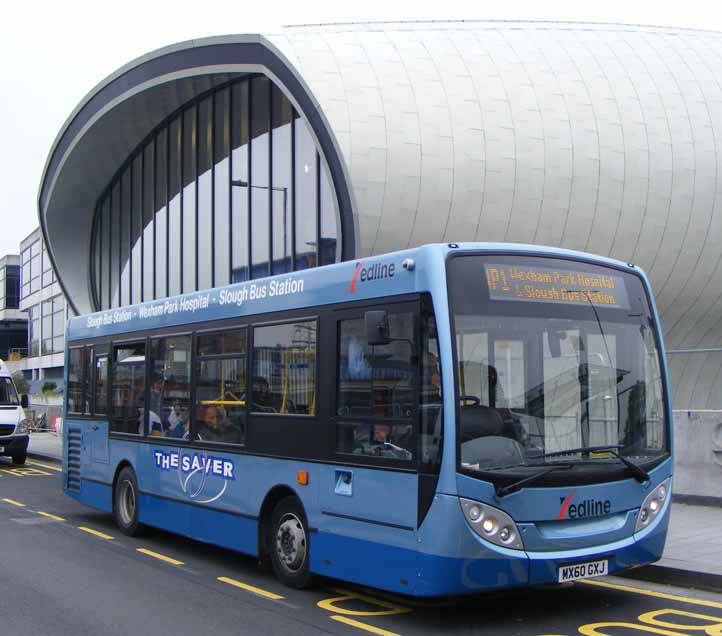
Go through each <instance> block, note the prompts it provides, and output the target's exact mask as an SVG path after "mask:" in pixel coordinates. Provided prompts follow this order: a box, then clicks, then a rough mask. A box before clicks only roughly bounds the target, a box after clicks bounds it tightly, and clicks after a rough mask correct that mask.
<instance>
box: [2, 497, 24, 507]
mask: <svg viewBox="0 0 722 636" xmlns="http://www.w3.org/2000/svg"><path fill="white" fill-rule="evenodd" d="M3 501H4V502H6V503H9V504H12V505H13V506H17V507H18V508H25V504H24V503H20V502H19V501H15V500H14V499H7V498H5V499H3Z"/></svg>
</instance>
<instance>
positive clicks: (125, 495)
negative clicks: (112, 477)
mask: <svg viewBox="0 0 722 636" xmlns="http://www.w3.org/2000/svg"><path fill="white" fill-rule="evenodd" d="M113 516H114V517H115V523H116V525H117V526H118V528H119V529H120V531H121V532H122V533H123V534H125V535H128V536H129V537H133V536H135V535H137V534H138V533H139V532H140V528H141V526H140V523H139V521H138V481H137V480H136V478H135V472H134V471H133V469H132V468H130V467H129V466H126V467H125V468H123V470H121V471H120V474H119V475H118V479H117V480H116V482H115V489H114V491H113Z"/></svg>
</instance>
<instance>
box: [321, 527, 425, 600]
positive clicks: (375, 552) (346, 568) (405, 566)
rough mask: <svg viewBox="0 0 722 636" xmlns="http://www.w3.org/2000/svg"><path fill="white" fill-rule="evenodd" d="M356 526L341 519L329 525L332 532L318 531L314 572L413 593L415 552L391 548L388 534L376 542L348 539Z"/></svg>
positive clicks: (361, 583)
mask: <svg viewBox="0 0 722 636" xmlns="http://www.w3.org/2000/svg"><path fill="white" fill-rule="evenodd" d="M354 523H355V522H352V521H343V520H338V522H334V523H333V524H329V525H331V526H332V531H320V530H319V531H318V532H317V533H315V534H312V535H311V571H312V572H314V573H316V574H321V575H323V576H330V577H333V578H337V579H341V580H344V581H351V582H353V583H357V584H360V585H368V586H370V587H377V588H379V589H383V590H387V591H390V592H399V593H401V594H413V589H412V586H413V585H414V583H415V582H416V576H417V553H416V550H413V549H409V548H400V547H398V546H395V545H390V544H389V539H390V536H389V533H386V536H385V538H384V539H381V538H379V539H378V540H377V541H368V540H365V539H360V538H358V537H352V536H349V535H352V534H356V533H355V532H354V530H357V528H356V527H354V525H353V524H354ZM396 532H399V533H400V532H402V531H396ZM414 534H415V533H414Z"/></svg>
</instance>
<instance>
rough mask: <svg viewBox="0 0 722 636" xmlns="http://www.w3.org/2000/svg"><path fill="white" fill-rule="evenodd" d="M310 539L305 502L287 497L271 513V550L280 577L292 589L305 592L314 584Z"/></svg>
mask: <svg viewBox="0 0 722 636" xmlns="http://www.w3.org/2000/svg"><path fill="white" fill-rule="evenodd" d="M308 537H309V533H308V523H307V522H306V515H305V514H304V512H303V507H302V506H301V502H300V501H299V500H298V499H297V498H296V497H293V496H288V497H284V498H283V499H281V501H279V502H278V503H277V504H276V507H275V508H274V509H273V513H272V514H271V525H270V533H269V542H268V549H269V551H270V553H271V564H272V565H273V571H274V572H275V573H276V577H278V580H279V581H281V583H283V584H284V585H287V586H288V587H293V588H296V589H302V588H305V587H308V586H309V585H310V584H311V570H310V568H309V556H310V555H309V547H310V546H309V540H308Z"/></svg>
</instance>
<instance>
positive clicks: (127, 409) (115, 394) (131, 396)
mask: <svg viewBox="0 0 722 636" xmlns="http://www.w3.org/2000/svg"><path fill="white" fill-rule="evenodd" d="M112 378H113V379H112V388H111V391H112V392H111V396H112V404H111V418H110V430H111V431H114V432H116V433H131V434H134V435H142V434H143V413H144V409H143V406H144V404H143V402H144V392H145V342H139V343H132V344H122V345H117V346H115V347H113V373H112Z"/></svg>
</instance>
